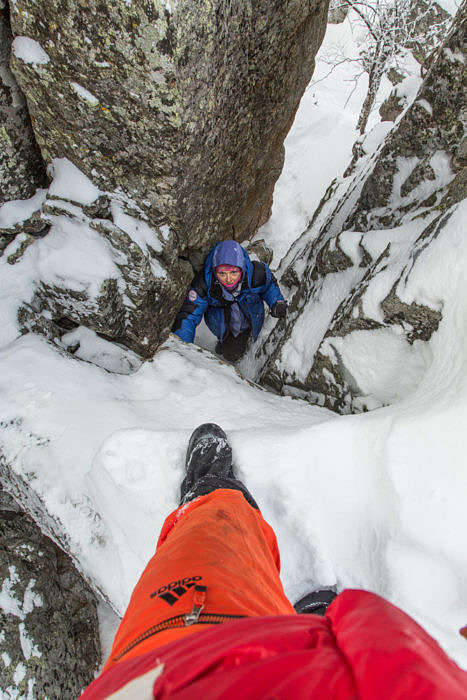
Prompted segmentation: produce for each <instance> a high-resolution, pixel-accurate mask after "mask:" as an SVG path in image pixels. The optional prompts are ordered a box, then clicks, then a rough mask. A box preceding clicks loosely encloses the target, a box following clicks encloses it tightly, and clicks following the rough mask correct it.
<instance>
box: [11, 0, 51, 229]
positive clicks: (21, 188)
mask: <svg viewBox="0 0 467 700" xmlns="http://www.w3.org/2000/svg"><path fill="white" fill-rule="evenodd" d="M12 39H13V37H12V35H11V30H10V19H9V14H8V11H7V4H6V2H5V0H0V182H1V187H0V205H1V204H3V203H4V202H7V201H9V200H11V199H27V198H28V197H32V195H33V194H34V192H35V190H36V187H40V186H42V185H44V183H45V182H46V175H45V169H44V164H43V161H42V158H41V155H40V152H39V149H38V147H37V144H36V141H35V139H34V134H33V131H32V127H31V121H30V118H29V114H28V111H27V107H26V102H25V99H24V97H23V95H22V94H21V91H20V89H19V87H18V85H17V83H16V80H15V78H14V76H13V73H12V72H11V70H10V46H11V42H12ZM0 228H1V226H0Z"/></svg>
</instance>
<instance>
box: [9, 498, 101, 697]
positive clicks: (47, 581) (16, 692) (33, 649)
mask: <svg viewBox="0 0 467 700" xmlns="http://www.w3.org/2000/svg"><path fill="white" fill-rule="evenodd" d="M0 522H1V538H0V580H1V590H2V598H1V609H0V620H1V629H2V633H1V635H0V655H1V658H2V662H1V663H0V687H1V689H2V691H3V692H4V693H6V695H5V697H11V698H13V697H24V698H26V697H28V698H46V697H47V698H51V699H52V698H63V700H71V699H72V698H77V697H78V696H79V695H80V693H81V691H82V690H83V688H84V687H86V686H87V685H88V684H89V683H90V682H91V681H92V679H93V677H94V674H95V672H96V671H97V669H98V666H99V662H100V642H99V627H98V620H97V613H96V599H95V596H94V594H93V593H92V592H91V591H90V589H89V587H88V586H87V584H86V583H85V581H84V580H83V579H82V578H81V576H80V575H79V574H78V572H77V571H76V569H75V568H74V566H73V563H72V561H71V559H70V557H69V556H68V555H66V554H65V553H64V552H62V550H61V549H59V548H58V547H57V546H56V545H55V544H54V543H53V542H52V540H50V539H49V538H48V537H45V536H44V535H43V534H42V533H41V531H40V530H39V528H38V527H37V526H36V525H35V523H34V522H33V521H32V520H31V518H30V517H29V516H27V515H26V514H25V513H24V512H23V511H21V509H20V508H19V506H17V505H16V503H15V502H14V501H13V499H12V498H11V497H10V496H9V495H8V494H7V493H6V492H5V491H2V490H0ZM2 697H3V695H2Z"/></svg>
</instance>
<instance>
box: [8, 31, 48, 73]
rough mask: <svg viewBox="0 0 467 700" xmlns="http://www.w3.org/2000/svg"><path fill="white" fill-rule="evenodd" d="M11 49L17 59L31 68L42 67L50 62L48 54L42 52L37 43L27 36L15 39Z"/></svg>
mask: <svg viewBox="0 0 467 700" xmlns="http://www.w3.org/2000/svg"><path fill="white" fill-rule="evenodd" d="M12 49H13V52H14V54H15V56H16V57H17V58H20V59H21V60H22V61H24V63H31V64H32V65H33V66H40V65H44V64H46V63H48V62H49V61H50V56H49V54H48V53H47V52H46V51H44V49H43V48H42V46H41V45H40V44H39V42H38V41H36V40H35V39H31V38H30V37H28V36H17V37H15V39H14V40H13V44H12Z"/></svg>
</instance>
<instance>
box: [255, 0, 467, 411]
mask: <svg viewBox="0 0 467 700" xmlns="http://www.w3.org/2000/svg"><path fill="white" fill-rule="evenodd" d="M465 8H466V6H465V4H464V6H463V8H461V9H460V10H459V12H458V15H457V18H456V20H455V22H454V25H453V27H452V30H451V32H450V34H449V36H448V37H447V39H446V41H445V42H444V44H443V45H442V46H441V48H440V49H439V51H438V53H437V56H436V58H435V60H434V61H433V63H432V67H431V69H430V71H429V73H428V74H427V75H426V78H425V80H424V82H423V84H422V86H421V88H420V90H419V92H418V95H417V97H416V99H415V101H414V103H413V105H412V106H411V107H410V108H409V109H408V111H407V112H406V114H405V115H404V116H403V117H402V118H401V120H400V122H399V124H398V125H397V126H396V127H395V128H394V129H393V131H392V132H390V133H389V135H388V137H387V139H386V141H385V143H384V144H383V146H382V148H381V149H380V151H379V153H377V154H376V156H374V157H372V158H371V159H370V160H369V162H368V159H367V165H366V166H364V167H363V168H362V169H361V170H360V171H358V172H357V174H356V175H355V177H354V178H353V180H352V181H351V182H350V184H348V186H347V189H346V191H345V194H343V195H342V196H341V197H340V199H338V201H337V203H333V202H332V199H333V193H335V191H336V190H335V188H334V189H333V187H331V188H330V190H329V192H328V193H327V196H326V197H325V198H324V199H323V202H322V203H321V205H320V208H319V210H318V212H317V214H316V215H315V218H314V221H313V223H312V224H311V226H310V229H309V230H308V231H307V232H305V233H304V234H303V236H302V237H301V239H299V241H298V242H296V244H294V246H293V247H292V249H291V251H290V252H289V253H288V255H287V256H286V258H285V259H284V261H283V264H282V265H281V273H282V284H283V286H284V288H285V289H286V290H287V293H288V297H289V300H290V313H289V316H288V319H287V323H282V324H278V326H277V327H276V329H275V330H273V332H272V333H271V334H270V336H269V338H268V339H267V341H266V343H265V346H264V349H263V350H260V351H259V353H258V356H259V357H260V358H261V357H262V360H263V364H262V370H261V374H260V375H259V377H258V379H259V380H260V381H261V382H262V383H264V384H266V385H269V386H272V387H273V388H274V389H276V390H279V391H282V392H284V393H289V394H292V395H297V396H301V397H306V398H308V399H309V400H310V401H312V402H316V403H319V404H322V405H325V406H327V407H329V408H331V409H334V410H336V411H340V412H343V413H347V412H353V411H361V410H369V409H372V408H376V407H378V406H382V405H385V404H388V403H391V402H392V401H395V400H397V399H400V398H402V397H403V396H405V395H407V394H408V393H409V392H410V391H413V390H414V389H415V388H416V383H417V381H419V380H420V379H421V377H422V376H423V372H424V371H425V369H426V367H427V365H428V364H429V361H430V354H429V350H427V347H426V344H427V341H429V340H430V338H431V336H432V334H433V333H434V332H436V330H437V328H438V325H439V323H440V320H441V319H442V313H443V311H442V301H440V300H436V301H435V300H432V302H431V303H429V302H428V300H427V299H426V298H421V299H418V297H417V298H414V297H413V296H410V295H409V294H408V293H407V292H406V289H407V288H409V287H410V283H411V278H412V275H413V274H414V270H416V267H417V261H418V259H419V257H420V256H421V254H422V253H423V252H424V251H425V250H426V249H427V248H428V247H429V246H430V244H431V243H433V242H434V241H436V240H437V239H438V238H439V237H440V236H442V232H443V230H444V228H445V227H446V225H447V223H448V222H449V219H450V217H451V216H452V214H453V213H454V212H455V210H456V208H457V207H458V206H459V202H460V201H461V200H462V199H463V198H465V193H466V167H465V166H466V158H465V151H466V149H465V115H466V102H465V87H464V86H465V31H466V22H467V19H466V12H465ZM415 274H416V273H415ZM421 297H423V294H422V295H421ZM363 365H364V366H363ZM385 375H386V377H392V379H391V380H390V381H388V380H386V381H383V379H382V378H383V377H384V376H385Z"/></svg>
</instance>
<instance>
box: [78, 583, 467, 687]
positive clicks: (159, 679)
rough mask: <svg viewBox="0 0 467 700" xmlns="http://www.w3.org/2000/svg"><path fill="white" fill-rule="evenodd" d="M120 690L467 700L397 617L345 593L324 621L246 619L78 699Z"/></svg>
mask: <svg viewBox="0 0 467 700" xmlns="http://www.w3.org/2000/svg"><path fill="white" fill-rule="evenodd" d="M151 669H152V672H151ZM136 683H139V685H138V689H137V691H136V694H135V695H132V694H131V692H130V691H133V692H135V690H136V689H135V687H134V684H136ZM127 684H128V685H127ZM123 686H126V687H123ZM132 686H133V687H132ZM118 689H121V692H120V693H117V695H116V696H115V700H126V698H130V697H131V698H133V697H137V698H138V699H139V700H146V698H160V699H162V698H176V699H177V700H182V699H183V700H185V699H186V700H198V699H202V700H213V699H214V698H215V699H216V700H217V699H218V698H225V699H229V700H233V699H236V698H239V699H241V700H262V699H263V698H268V699H270V698H274V699H275V700H279V699H284V700H285V699H286V700H291V699H293V700H295V699H298V700H302V698H313V700H321V699H325V700H350V699H353V698H355V699H357V698H358V699H359V700H398V699H402V698H404V699H407V700H418V699H420V700H432V699H435V698H436V699H437V700H461V699H462V700H467V673H465V672H464V671H462V670H461V669H460V668H459V667H458V666H456V664H455V663H454V662H453V661H451V660H450V659H449V658H448V657H447V656H446V654H445V653H444V652H443V651H442V649H441V648H440V647H439V645H438V644H437V642H435V641H434V639H432V638H431V637H430V636H429V635H428V634H426V632H424V631H423V629H422V628H421V627H420V626H419V625H418V624H417V623H416V622H414V621H413V620H412V619H411V618H410V617H408V616H407V615H406V614H405V613H403V612H402V611H401V610H399V609H398V608H396V607H394V606H393V605H391V604H390V603H388V602H387V601H385V600H384V599H382V598H380V597H379V596H376V595H374V594H372V593H367V592H364V591H355V590H348V591H344V592H343V593H341V594H340V595H339V596H338V597H337V598H336V599H335V600H334V601H333V603H332V604H331V605H330V607H329V608H328V610H327V612H326V615H325V616H324V617H319V616H317V615H277V616H270V617H252V618H247V619H244V620H239V621H236V622H230V623H227V624H223V625H219V626H217V627H211V628H209V629H206V630H202V631H200V632H197V633H196V634H193V635H191V636H189V637H185V638H183V639H180V640H177V641H175V642H171V643H169V644H166V645H164V646H162V647H159V648H158V649H154V650H153V651H150V652H148V653H146V654H143V655H141V656H137V657H135V658H132V659H128V660H126V661H122V662H120V663H118V664H115V665H114V666H113V667H111V668H109V669H108V670H107V671H105V672H104V673H103V674H102V675H101V676H100V677H99V678H97V679H96V681H94V683H92V684H91V686H89V688H88V689H87V690H86V691H85V692H84V695H83V696H82V700H101V699H102V698H107V697H108V696H109V695H111V694H112V693H114V692H116V691H117V690H118Z"/></svg>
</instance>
